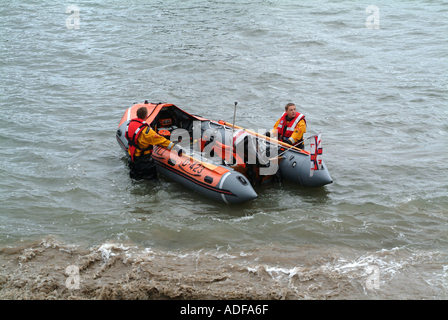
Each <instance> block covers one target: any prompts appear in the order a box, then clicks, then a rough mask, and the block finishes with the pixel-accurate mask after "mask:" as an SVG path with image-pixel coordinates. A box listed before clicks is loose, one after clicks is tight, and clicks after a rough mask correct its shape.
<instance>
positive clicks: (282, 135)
mask: <svg viewBox="0 0 448 320" xmlns="http://www.w3.org/2000/svg"><path fill="white" fill-rule="evenodd" d="M275 132H277V134H278V140H279V141H283V142H286V143H288V144H290V145H293V146H295V147H297V148H300V149H304V146H305V144H304V141H303V134H304V133H305V132H306V120H305V116H304V115H303V114H301V113H299V112H297V110H296V106H295V104H294V103H288V104H287V105H286V106H285V112H284V113H283V115H282V116H281V118H280V119H278V120H277V122H276V123H275V125H274V129H272V130H271V131H270V132H269V133H267V135H268V136H271V137H273V136H274V133H275Z"/></svg>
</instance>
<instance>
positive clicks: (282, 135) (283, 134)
mask: <svg viewBox="0 0 448 320" xmlns="http://www.w3.org/2000/svg"><path fill="white" fill-rule="evenodd" d="M286 117H287V113H286V112H285V113H283V115H282V117H281V118H280V122H279V123H278V126H277V130H278V137H279V140H287V139H288V138H289V137H291V135H292V134H293V133H294V130H295V129H296V126H297V124H298V123H299V121H300V120H303V121H305V124H306V120H305V115H303V114H301V113H299V112H296V116H295V117H294V119H292V120H291V121H289V126H288V125H287V123H286V122H287V121H286Z"/></svg>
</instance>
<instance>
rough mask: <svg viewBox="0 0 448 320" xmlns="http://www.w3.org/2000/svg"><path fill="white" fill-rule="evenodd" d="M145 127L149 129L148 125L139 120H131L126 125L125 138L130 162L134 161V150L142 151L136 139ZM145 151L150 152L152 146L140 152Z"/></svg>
mask: <svg viewBox="0 0 448 320" xmlns="http://www.w3.org/2000/svg"><path fill="white" fill-rule="evenodd" d="M147 127H149V125H148V124H147V123H146V122H145V121H143V120H142V119H140V118H135V119H131V121H130V122H129V124H128V127H127V129H126V135H125V137H126V139H127V140H128V151H129V155H130V156H131V160H132V161H134V154H135V150H137V149H140V150H142V149H141V148H140V147H139V146H138V144H137V141H138V137H139V136H140V133H142V131H143V129H145V128H147ZM146 150H150V151H152V146H150V147H149V148H147V149H144V150H142V152H143V151H146Z"/></svg>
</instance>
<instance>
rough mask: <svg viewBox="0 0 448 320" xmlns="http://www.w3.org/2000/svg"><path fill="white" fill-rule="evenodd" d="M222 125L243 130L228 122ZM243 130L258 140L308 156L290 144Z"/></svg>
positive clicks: (306, 152)
mask: <svg viewBox="0 0 448 320" xmlns="http://www.w3.org/2000/svg"><path fill="white" fill-rule="evenodd" d="M224 124H225V125H226V126H229V127H233V128H236V129H244V128H242V127H239V126H235V125H233V124H231V123H228V122H224ZM244 130H245V131H246V132H247V133H250V134H252V135H255V136H256V137H258V138H263V139H266V140H267V141H270V142H273V143H277V144H279V145H281V146H282V147H286V148H288V150H295V151H299V152H301V153H305V154H308V155H309V154H310V153H309V152H308V151H305V150H302V149H299V148H297V147H294V146H291V145H290V144H287V143H285V142H283V141H279V140H275V139H271V138H270V137H266V136H265V135H262V134H259V133H257V132H254V131H251V130H247V129H244Z"/></svg>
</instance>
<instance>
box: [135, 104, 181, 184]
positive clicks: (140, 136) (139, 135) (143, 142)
mask: <svg viewBox="0 0 448 320" xmlns="http://www.w3.org/2000/svg"><path fill="white" fill-rule="evenodd" d="M147 117H148V109H146V107H141V108H140V109H138V110H137V118H134V119H131V121H130V122H129V124H128V128H127V131H126V139H127V140H128V143H129V148H128V153H129V155H130V157H131V160H130V162H129V168H130V172H129V175H130V177H131V178H132V179H135V180H141V179H146V180H153V179H157V170H156V166H155V164H154V160H153V159H152V157H151V154H152V150H153V146H154V145H158V146H162V147H165V148H167V149H168V150H171V149H172V148H173V147H174V146H175V145H174V143H172V142H171V141H170V140H167V139H165V138H164V137H162V136H160V135H158V134H157V133H156V132H155V131H154V130H153V129H152V128H151V127H150V126H149V124H148V123H146V122H145V120H146V118H147Z"/></svg>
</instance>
